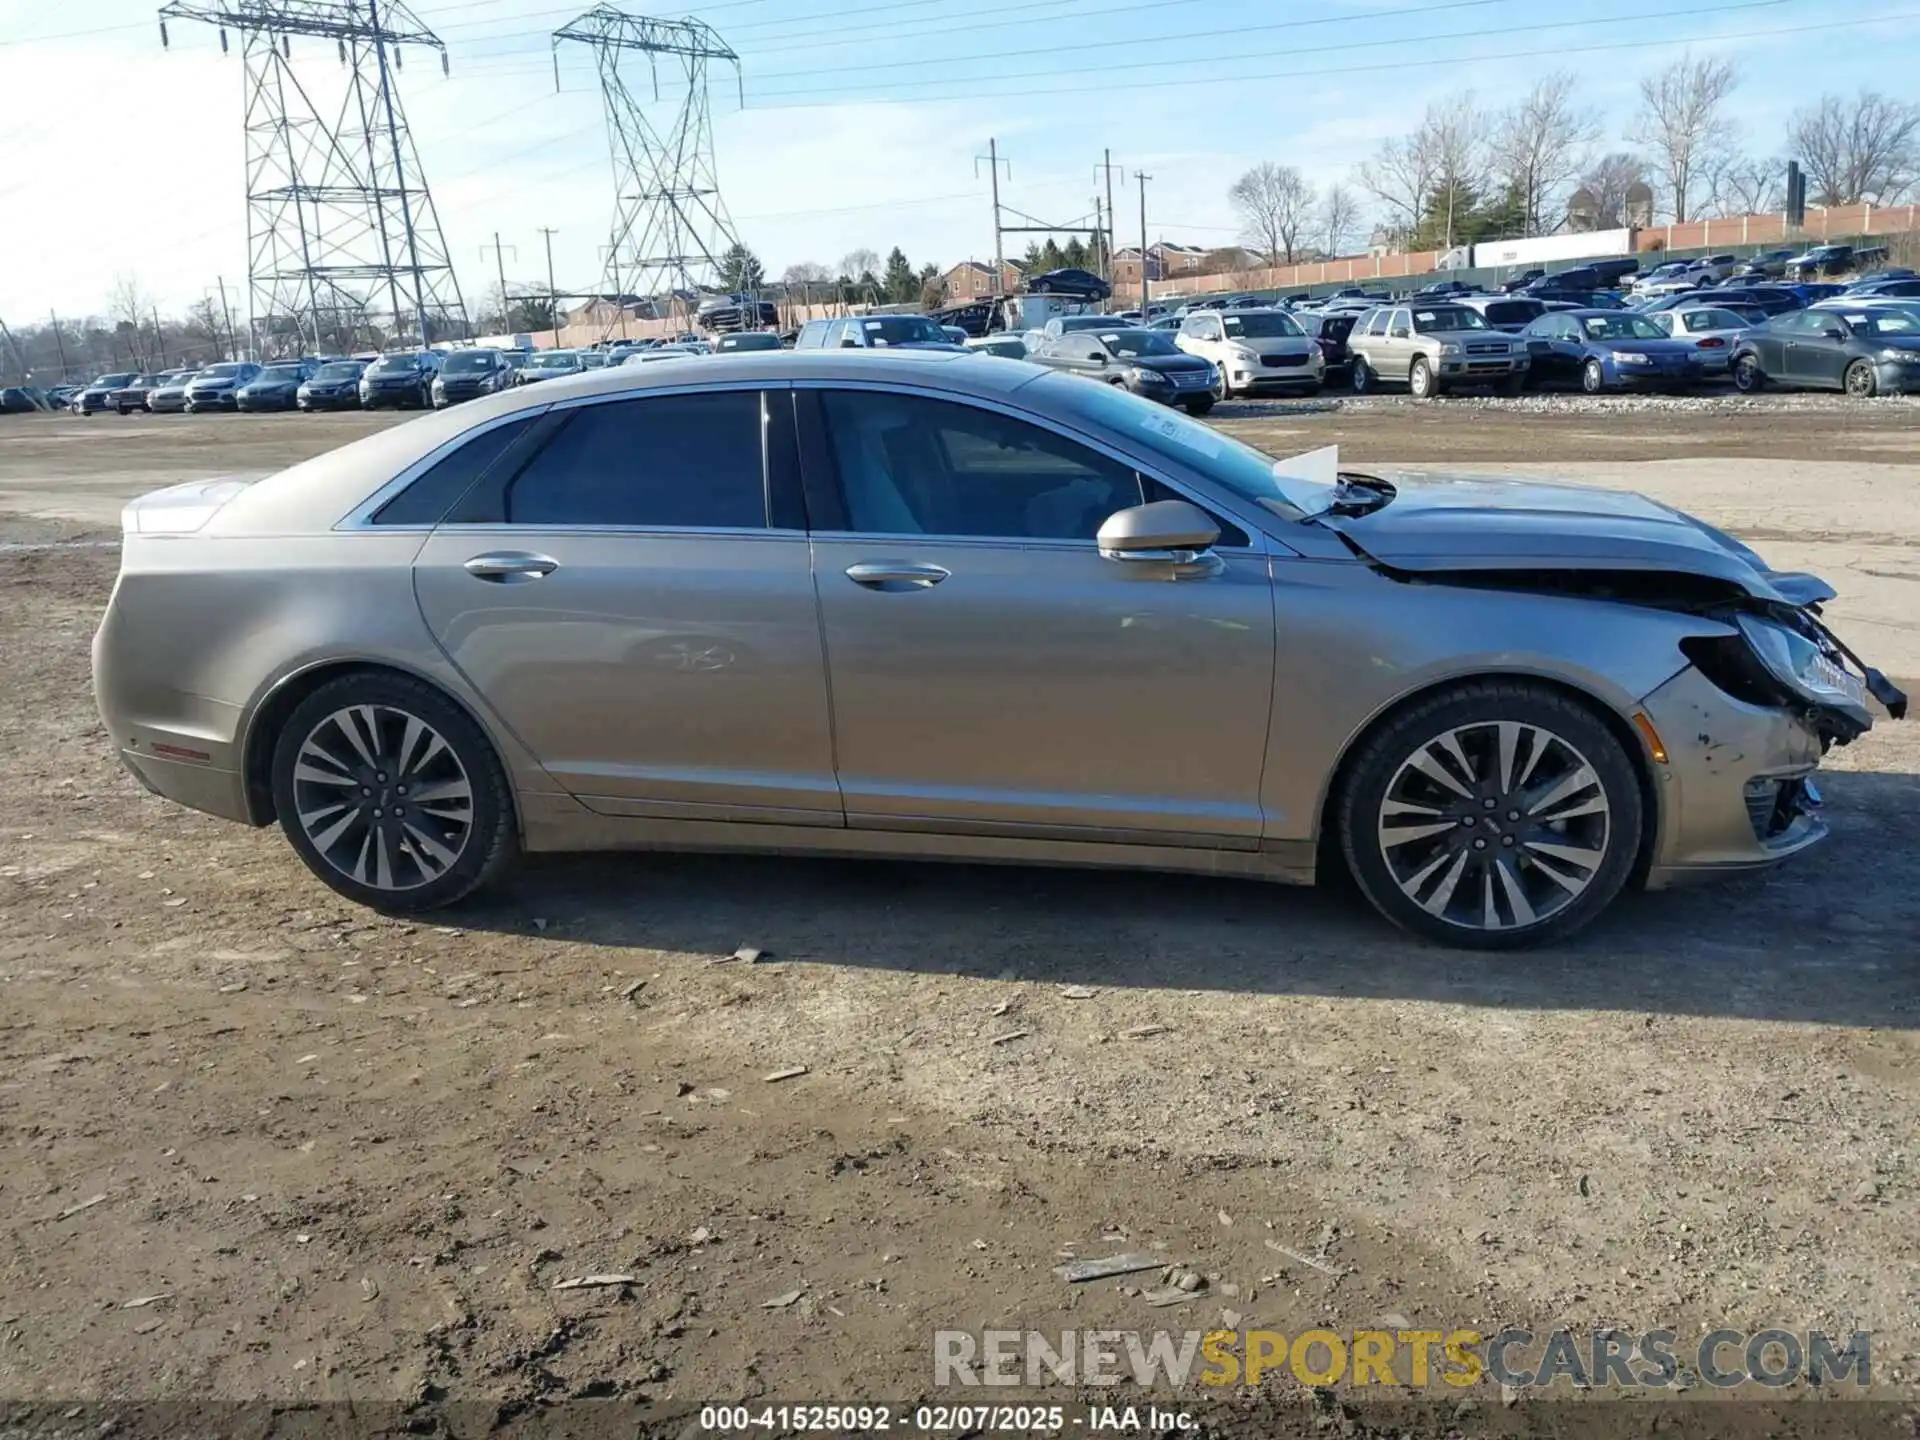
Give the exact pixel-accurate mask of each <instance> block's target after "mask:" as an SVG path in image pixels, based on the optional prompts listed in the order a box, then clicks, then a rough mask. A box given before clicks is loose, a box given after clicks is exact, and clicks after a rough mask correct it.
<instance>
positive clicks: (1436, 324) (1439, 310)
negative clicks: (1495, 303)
mask: <svg viewBox="0 0 1920 1440" xmlns="http://www.w3.org/2000/svg"><path fill="white" fill-rule="evenodd" d="M1413 327H1414V329H1416V330H1418V331H1419V332H1420V333H1421V334H1422V335H1432V334H1435V333H1444V332H1445V331H1448V330H1490V329H1492V328H1493V327H1492V326H1490V325H1488V324H1487V322H1486V321H1485V320H1484V319H1482V318H1481V315H1480V312H1479V311H1478V310H1469V309H1467V308H1466V307H1465V306H1464V305H1435V306H1434V307H1433V308H1432V309H1429V310H1416V311H1414V312H1413Z"/></svg>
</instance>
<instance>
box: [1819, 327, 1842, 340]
mask: <svg viewBox="0 0 1920 1440" xmlns="http://www.w3.org/2000/svg"><path fill="white" fill-rule="evenodd" d="M1820 333H1821V334H1822V335H1824V336H1825V337H1826V338H1827V339H1829V340H1844V339H1846V338H1847V332H1846V331H1844V330H1842V329H1841V328H1840V327H1839V326H1838V325H1824V326H1822V327H1821V329H1820Z"/></svg>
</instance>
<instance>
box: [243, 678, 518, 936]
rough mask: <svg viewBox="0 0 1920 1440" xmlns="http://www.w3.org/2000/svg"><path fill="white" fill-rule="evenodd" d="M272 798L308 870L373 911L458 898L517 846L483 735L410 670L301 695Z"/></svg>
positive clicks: (285, 733) (503, 788)
mask: <svg viewBox="0 0 1920 1440" xmlns="http://www.w3.org/2000/svg"><path fill="white" fill-rule="evenodd" d="M273 803H274V809H275V812H276V813H277V814H278V816H279V819H280V827H281V829H282V830H283V831H285V833H286V836H287V839H288V840H289V841H290V842H291V843H292V845H293V848H294V850H295V851H296V852H298V854H299V856H300V858H301V859H302V860H304V861H305V862H306V864H307V868H308V869H310V870H312V871H313V873H314V874H315V875H318V876H319V877H320V878H321V879H322V880H323V881H325V882H326V883H327V884H328V885H330V886H332V887H333V889H335V890H337V891H339V892H340V893H341V894H342V895H345V896H346V897H347V898H348V899H351V900H356V901H358V902H359V903H360V904H362V905H367V906H371V907H372V908H374V909H376V910H389V911H412V910H431V909H434V908H436V907H438V906H441V905H449V904H452V903H453V902H454V901H456V900H459V899H461V898H462V897H464V896H466V895H468V894H471V893H472V892H473V891H474V890H476V889H478V888H479V887H480V886H482V885H484V884H486V883H487V882H488V881H490V880H492V879H493V878H494V877H495V876H497V875H498V874H499V873H500V871H501V870H502V869H504V868H505V866H506V865H507V864H508V863H509V862H510V861H511V860H512V859H513V858H514V856H515V855H516V854H517V853H518V850H519V839H518V832H517V830H516V828H515V822H514V813H513V798H512V792H511V790H510V788H509V786H508V783H507V776H506V771H505V770H504V769H503V768H502V767H501V764H500V760H499V757H498V756H497V755H495V754H494V751H493V746H492V745H491V744H490V743H489V742H488V740H487V737H486V734H485V733H484V732H483V731H482V730H481V729H480V727H479V725H478V724H476V723H475V722H474V720H473V718H472V717H471V716H469V715H468V714H467V713H466V711H464V710H462V709H461V708H460V707H459V706H458V705H456V704H454V703H453V702H452V701H451V700H449V699H447V697H446V696H444V695H442V694H441V693H440V692H439V691H438V690H436V689H434V688H433V687H432V686H431V685H428V684H426V683H424V682H423V681H419V680H415V679H412V678H411V677H408V676H404V675H395V674H387V673H363V674H357V675H346V676H342V677H341V678H339V679H337V680H332V681H328V682H327V683H326V684H324V685H322V686H320V687H319V688H318V689H317V690H315V691H314V692H313V694H311V695H309V696H308V697H307V698H306V699H305V700H303V701H301V702H300V704H299V705H298V706H296V707H295V708H294V711H293V713H292V714H291V715H290V716H289V717H288V718H287V721H286V724H285V726H284V727H283V728H282V729H281V732H280V735H279V737H278V740H277V741H276V743H275V746H274V754H273Z"/></svg>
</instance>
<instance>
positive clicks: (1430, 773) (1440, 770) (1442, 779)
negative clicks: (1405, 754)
mask: <svg viewBox="0 0 1920 1440" xmlns="http://www.w3.org/2000/svg"><path fill="white" fill-rule="evenodd" d="M1407 763H1408V764H1409V765H1411V766H1413V768H1414V769H1416V770H1418V771H1419V772H1420V773H1421V774H1422V775H1424V776H1426V777H1427V778H1428V779H1429V780H1431V781H1433V782H1434V783H1435V784H1437V785H1444V786H1445V787H1446V788H1447V789H1449V790H1451V791H1453V793H1454V794H1456V795H1458V796H1459V797H1460V798H1461V799H1463V800H1465V799H1467V798H1468V797H1469V795H1470V793H1471V792H1470V791H1468V789H1467V787H1466V786H1465V785H1462V784H1461V783H1460V782H1459V781H1458V780H1456V779H1454V778H1453V776H1452V775H1451V774H1449V773H1448V771H1447V767H1446V766H1445V765H1442V764H1441V763H1440V761H1439V759H1438V758H1437V757H1436V756H1435V755H1434V753H1433V747H1432V746H1431V745H1429V746H1428V747H1427V748H1425V749H1424V750H1421V751H1419V752H1418V753H1417V754H1415V755H1414V757H1413V758H1412V759H1411V760H1409V761H1408V762H1407Z"/></svg>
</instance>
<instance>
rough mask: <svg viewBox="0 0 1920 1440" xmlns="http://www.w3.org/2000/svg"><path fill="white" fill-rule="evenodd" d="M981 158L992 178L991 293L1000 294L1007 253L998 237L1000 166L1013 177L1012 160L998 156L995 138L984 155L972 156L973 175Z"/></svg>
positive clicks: (976, 174) (976, 172)
mask: <svg viewBox="0 0 1920 1440" xmlns="http://www.w3.org/2000/svg"><path fill="white" fill-rule="evenodd" d="M982 160H985V161H986V162H987V174H988V175H989V176H991V177H992V180H993V293H994V294H995V295H1000V294H1003V293H1004V292H1005V290H1006V280H1005V276H1006V273H1007V255H1006V251H1005V250H1004V249H1003V248H1002V247H1001V238H1000V167H1001V166H1002V165H1005V166H1006V167H1007V178H1008V179H1009V180H1011V179H1012V178H1013V162H1012V161H1010V160H1002V159H1001V158H1000V145H999V142H998V141H995V140H989V141H987V153H986V154H985V155H976V156H974V157H973V173H974V175H975V176H978V175H979V174H980V162H981V161H982Z"/></svg>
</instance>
